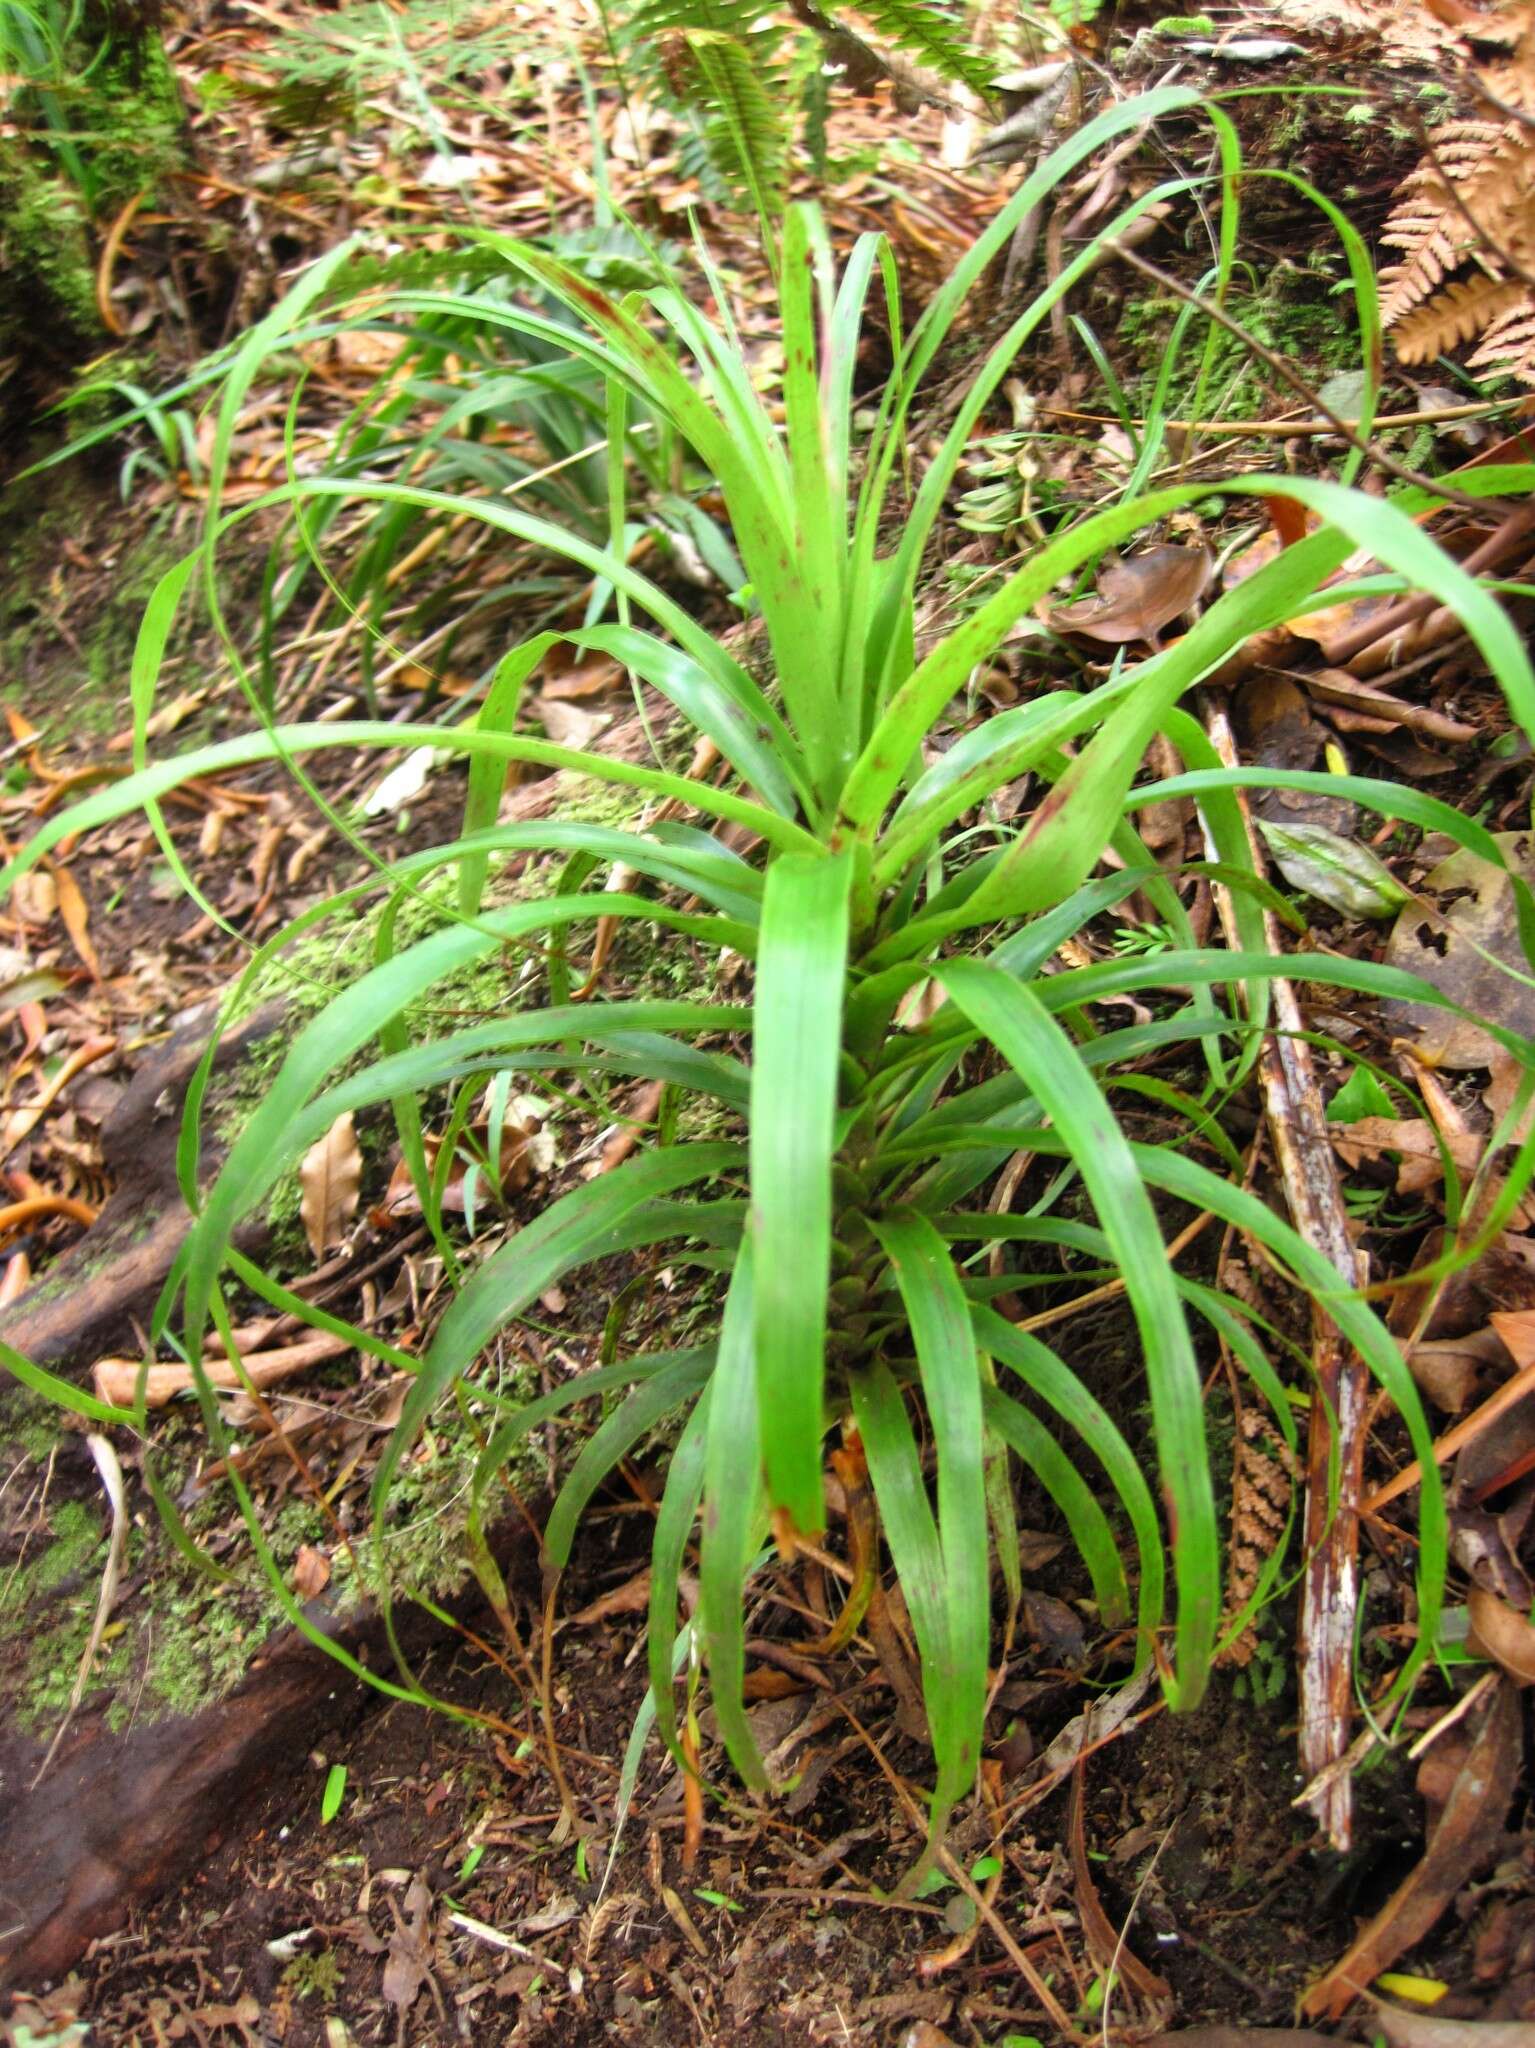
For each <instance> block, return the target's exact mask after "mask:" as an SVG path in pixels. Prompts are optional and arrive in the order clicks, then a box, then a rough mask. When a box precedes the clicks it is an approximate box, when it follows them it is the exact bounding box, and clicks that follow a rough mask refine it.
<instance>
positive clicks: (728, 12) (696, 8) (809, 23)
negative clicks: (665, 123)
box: [599, 0, 993, 222]
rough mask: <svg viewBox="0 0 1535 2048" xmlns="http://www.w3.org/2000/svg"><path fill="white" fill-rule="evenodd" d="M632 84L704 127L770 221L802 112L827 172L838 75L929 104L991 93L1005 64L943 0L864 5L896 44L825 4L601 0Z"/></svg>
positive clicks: (720, 159)
mask: <svg viewBox="0 0 1535 2048" xmlns="http://www.w3.org/2000/svg"><path fill="white" fill-rule="evenodd" d="M599 11H600V12H601V14H602V19H603V25H604V29H605V32H606V36H607V43H608V53H609V57H610V59H611V61H612V63H613V65H614V67H615V69H616V71H617V73H618V76H619V79H620V82H621V84H623V85H624V86H625V90H626V91H627V89H628V83H629V81H630V80H632V79H639V78H643V79H644V81H645V84H646V88H647V90H649V91H652V92H655V93H657V94H658V95H659V96H661V97H663V98H665V99H669V100H670V101H671V103H672V104H673V105H674V106H677V107H679V108H680V109H682V110H683V111H684V112H685V113H687V114H689V115H691V116H693V117H695V118H696V119H697V121H698V122H699V124H700V133H701V136H702V140H703V144H704V149H705V152H706V154H707V158H708V161H709V163H710V164H711V165H712V167H713V169H714V171H715V173H716V176H717V177H718V178H720V179H722V180H723V181H724V184H725V186H726V188H727V189H729V190H731V191H733V192H735V193H737V194H738V195H740V196H741V197H742V198H743V199H744V200H745V201H746V202H747V203H748V204H749V205H750V206H751V207H752V209H753V210H754V211H755V212H756V213H757V214H758V216H759V217H760V218H762V219H763V220H764V221H765V222H772V221H774V220H776V219H777V218H778V217H779V216H780V214H781V212H782V207H783V197H784V193H785V190H786V187H787V183H788V176H789V160H790V156H791V153H792V150H793V148H794V145H795V141H796V114H798V115H799V116H800V117H801V118H802V120H803V124H804V130H805V137H806V141H807V142H808V144H809V147H810V150H811V154H812V156H813V157H814V158H815V161H816V164H817V168H818V170H819V169H820V167H821V164H822V162H823V160H824V156H825V125H826V114H827V105H828V94H827V80H828V78H829V77H831V76H835V77H836V78H838V79H840V80H841V81H842V82H844V83H845V84H847V85H849V86H850V87H852V88H853V89H854V90H855V91H860V92H866V91H868V90H869V88H870V87H871V86H872V85H873V84H874V83H875V82H876V81H877V80H880V79H884V78H889V79H891V80H892V81H893V84H894V88H895V90H896V92H897V93H898V94H906V95H909V96H911V97H913V98H914V99H915V100H916V101H917V102H918V103H920V101H921V100H922V99H923V98H926V97H932V96H933V94H934V90H935V88H936V89H937V90H938V91H939V92H940V93H941V92H942V89H943V88H944V86H945V84H946V83H947V82H957V83H960V84H963V85H965V86H968V87H969V88H970V89H971V90H972V91H974V92H977V93H985V92H987V91H989V90H990V88H991V84H992V79H993V67H992V64H991V62H990V60H989V59H988V58H987V57H985V56H984V55H983V54H982V52H981V51H980V50H979V49H978V48H977V47H976V45H975V44H974V43H973V42H972V41H971V40H970V38H969V37H968V35H967V34H966V31H965V28H964V25H963V22H962V20H961V19H960V18H958V17H957V16H956V14H955V13H953V12H952V11H950V9H949V8H948V7H946V6H944V5H941V4H939V0H861V4H860V6H859V9H858V13H859V15H860V17H861V19H862V20H863V22H864V23H866V24H867V26H868V29H869V31H870V33H871V34H872V35H874V36H875V37H877V38H878V39H879V42H880V43H881V44H883V45H884V46H885V47H884V48H876V47H875V46H874V45H872V44H871V43H869V42H867V41H865V39H864V37H863V36H862V35H859V34H855V33H854V32H853V31H852V30H851V29H849V28H848V27H847V26H846V25H845V24H844V23H843V22H842V21H841V20H840V19H839V18H838V17H837V16H836V15H835V14H834V13H833V12H832V11H830V10H829V9H827V8H825V7H823V6H822V5H821V4H820V0H793V5H792V10H791V11H792V16H793V26H792V27H791V26H789V25H788V24H787V23H786V22H785V19H784V16H783V13H782V11H781V10H778V9H775V8H774V7H773V6H772V5H770V4H769V0H633V4H626V0H618V4H616V5H614V4H612V0H599Z"/></svg>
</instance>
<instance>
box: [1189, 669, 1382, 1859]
mask: <svg viewBox="0 0 1535 2048" xmlns="http://www.w3.org/2000/svg"><path fill="white" fill-rule="evenodd" d="M1206 726H1207V730H1208V731H1209V735H1210V740H1211V744H1212V745H1213V746H1214V748H1215V750H1216V753H1217V754H1218V755H1219V756H1220V759H1221V761H1222V762H1223V763H1224V765H1225V766H1226V767H1228V768H1231V767H1235V766H1236V762H1237V749H1236V742H1235V740H1234V738H1233V737H1232V731H1231V724H1230V720H1229V718H1228V716H1227V713H1226V710H1225V707H1224V704H1222V703H1219V702H1214V701H1211V702H1210V703H1209V705H1208V709H1207V716H1206ZM1237 797H1238V802H1239V803H1240V802H1242V798H1241V793H1240V792H1238V793H1237ZM1243 820H1244V823H1245V825H1246V829H1247V834H1248V840H1249V843H1250V844H1251V846H1252V850H1253V859H1254V862H1255V864H1256V865H1257V866H1258V868H1259V870H1260V872H1261V869H1262V856H1261V854H1260V853H1259V851H1258V847H1257V843H1256V840H1255V838H1254V835H1253V828H1252V820H1251V817H1250V815H1249V814H1248V813H1247V810H1246V808H1245V805H1244V808H1243ZM1211 857H1212V859H1213V858H1214V857H1215V854H1214V850H1213V848H1212V851H1211ZM1216 901H1217V905H1218V907H1219V910H1220V917H1221V923H1222V925H1223V926H1224V927H1225V930H1226V934H1227V938H1228V940H1229V941H1230V942H1231V943H1232V944H1233V945H1234V944H1235V943H1236V930H1235V920H1234V915H1233V907H1232V902H1231V896H1230V892H1229V891H1228V890H1226V889H1225V888H1223V887H1217V889H1216ZM1264 918H1265V924H1266V938H1267V943H1268V947H1269V950H1270V951H1271V952H1273V953H1276V954H1277V953H1279V952H1280V951H1281V950H1282V946H1281V940H1280V934H1279V927H1278V925H1277V923H1276V921H1275V920H1274V918H1273V917H1272V915H1271V914H1270V913H1268V912H1265V913H1264ZM1269 986H1270V989H1271V991H1272V1000H1273V1007H1274V1020H1275V1026H1276V1028H1275V1030H1274V1031H1273V1032H1272V1033H1271V1034H1270V1035H1269V1036H1268V1037H1267V1039H1266V1040H1265V1043H1264V1047H1263V1051H1262V1053H1261V1055H1260V1056H1259V1060H1258V1079H1259V1084H1260V1086H1261V1087H1262V1090H1263V1101H1264V1110H1265V1113H1266V1116H1267V1120H1268V1126H1269V1132H1270V1136H1271V1137H1272V1139H1273V1144H1274V1156H1275V1159H1276V1160H1277V1162H1278V1165H1279V1170H1280V1175H1281V1177H1282V1179H1283V1182H1284V1189H1285V1197H1286V1200H1287V1201H1288V1203H1289V1207H1290V1215H1291V1219H1292V1220H1293V1222H1294V1224H1295V1228H1296V1229H1297V1231H1299V1233H1300V1235H1301V1236H1302V1237H1303V1238H1304V1239H1305V1240H1306V1242H1307V1243H1308V1244H1309V1245H1311V1246H1313V1247H1314V1248H1315V1249H1316V1250H1317V1251H1319V1252H1321V1253H1322V1254H1323V1256H1324V1257H1325V1258H1326V1259H1327V1260H1328V1261H1329V1263H1330V1264H1331V1265H1333V1266H1334V1267H1335V1268H1336V1269H1337V1271H1338V1273H1339V1274H1340V1276H1341V1277H1342V1279H1343V1281H1344V1284H1345V1285H1346V1286H1349V1287H1356V1286H1362V1285H1363V1284H1364V1281H1365V1279H1366V1278H1367V1273H1366V1269H1365V1262H1364V1259H1363V1256H1362V1254H1360V1253H1359V1252H1358V1251H1356V1249H1355V1247H1354V1242H1353V1239H1352V1238H1351V1237H1350V1235H1349V1229H1348V1212H1347V1210H1346V1209H1345V1207H1344V1203H1343V1195H1342V1191H1341V1189H1340V1187H1339V1185H1338V1166H1337V1160H1336V1158H1335V1157H1334V1154H1333V1149H1332V1145H1331V1143H1330V1141H1329V1139H1328V1135H1327V1124H1326V1118H1325V1114H1324V1111H1323V1107H1322V1099H1321V1094H1320V1091H1319V1089H1318V1086H1317V1078H1316V1069H1315V1067H1314V1065H1313V1064H1312V1059H1311V1048H1310V1047H1309V1046H1308V1045H1307V1044H1306V1042H1305V1039H1304V1037H1303V1036H1302V1033H1303V1032H1304V1029H1305V1025H1304V1021H1303V1019H1302V1017H1301V1013H1300V1006H1299V1005H1298V1003H1297V1002H1296V1000H1295V990H1294V987H1293V985H1292V984H1291V983H1290V982H1289V981H1287V980H1284V979H1283V978H1278V977H1276V979H1275V980H1273V981H1272V982H1271V983H1270V984H1269ZM1311 1333H1312V1334H1311V1347H1312V1352H1311V1355H1312V1368H1313V1372H1314V1375H1315V1388H1314V1391H1313V1393H1312V1397H1311V1426H1310V1435H1309V1438H1308V1441H1307V1447H1306V1514H1305V1531H1304V1540H1305V1546H1306V1558H1307V1564H1306V1574H1305V1580H1304V1585H1303V1590H1302V1596H1301V1614H1300V1636H1299V1655H1300V1763H1301V1770H1302V1772H1303V1774H1304V1776H1305V1778H1306V1780H1307V1783H1308V1785H1309V1784H1310V1782H1311V1781H1312V1780H1314V1779H1320V1780H1321V1782H1320V1784H1319V1786H1318V1788H1317V1794H1316V1800H1315V1804H1314V1806H1313V1809H1312V1810H1313V1811H1314V1812H1315V1814H1316V1817H1317V1822H1318V1825H1319V1826H1320V1827H1321V1828H1322V1830H1323V1832H1324V1833H1325V1835H1326V1836H1327V1839H1328V1841H1329V1842H1330V1843H1331V1844H1332V1846H1333V1847H1334V1848H1335V1849H1347V1848H1348V1847H1349V1845H1350V1842H1351V1840H1352V1837H1353V1783H1352V1779H1351V1777H1350V1775H1349V1773H1348V1772H1346V1771H1336V1770H1332V1769H1330V1767H1331V1766H1334V1765H1336V1764H1337V1762H1338V1760H1339V1759H1340V1758H1341V1757H1342V1756H1343V1755H1344V1754H1345V1753H1346V1751H1347V1749H1348V1740H1349V1725H1350V1718H1351V1708H1352V1704H1353V1693H1352V1682H1351V1677H1352V1659H1353V1648H1354V1618H1355V1613H1356V1611H1357V1607H1358V1601H1359V1563H1358V1547H1359V1519H1358V1516H1359V1494H1360V1487H1361V1470H1362V1465H1363V1459H1364V1440H1365V1429H1364V1418H1365V1399H1366V1394H1367V1391H1368V1384H1369V1382H1368V1375H1367V1373H1366V1371H1365V1368H1364V1366H1363V1364H1362V1363H1361V1361H1360V1360H1359V1359H1358V1358H1357V1357H1356V1356H1355V1355H1354V1353H1353V1352H1352V1351H1351V1350H1349V1349H1348V1348H1347V1347H1346V1346H1345V1345H1344V1343H1343V1340H1342V1338H1341V1337H1340V1336H1339V1334H1338V1330H1337V1327H1336V1325H1335V1324H1334V1323H1333V1322H1332V1320H1331V1318H1330V1317H1328V1316H1326V1315H1325V1314H1324V1313H1323V1312H1322V1310H1321V1308H1320V1307H1319V1306H1317V1305H1316V1304H1315V1303H1313V1306H1312V1311H1311ZM1334 1418H1336V1430H1337V1436H1336V1443H1335V1441H1334ZM1335 1457H1336V1461H1337V1472H1338V1498H1337V1504H1336V1509H1335V1511H1330V1510H1329V1501H1328V1496H1329V1490H1330V1489H1329V1483H1328V1482H1329V1475H1330V1473H1331V1470H1332V1467H1333V1460H1334V1458H1335ZM1324 1773H1325V1774H1326V1775H1325V1776H1324V1775H1323V1774H1324Z"/></svg>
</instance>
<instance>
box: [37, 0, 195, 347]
mask: <svg viewBox="0 0 1535 2048" xmlns="http://www.w3.org/2000/svg"><path fill="white" fill-rule="evenodd" d="M12 111H13V114H14V116H15V119H14V120H13V122H12V124H11V126H10V128H9V130H8V133H7V135H6V137H5V139H4V140H3V141H0V271H3V272H4V273H5V276H6V282H7V291H6V294H5V302H4V306H3V308H0V353H9V352H10V350H11V349H12V348H17V347H21V348H24V349H25V351H26V356H27V360H28V362H29V363H30V362H32V361H33V360H34V359H35V358H36V357H38V356H39V355H41V356H43V357H46V358H51V359H52V361H53V362H54V364H59V363H65V362H68V361H70V360H72V359H75V358H78V357H79V356H81V355H82V354H85V353H87V352H89V351H90V350H91V349H93V348H97V347H99V346H100V344H101V342H102V340H103V339H104V338H105V332H106V330H105V327H104V324H103V322H102V318H101V313H100V309H99V307H98V304H97V296H96V263H95V253H94V246H93V230H95V231H97V232H104V230H105V226H106V224H107V223H108V222H109V221H110V220H111V219H112V218H113V216H115V215H116V214H117V213H119V212H120V211H121V209H122V208H123V207H124V206H125V205H126V204H127V203H128V202H129V201H130V200H132V199H133V198H135V197H136V196H137V195H139V194H141V193H142V194H144V195H146V196H147V197H153V196H154V194H155V193H156V192H157V190H158V188H159V187H160V186H161V185H162V184H163V183H164V181H165V179H166V178H167V177H168V175H169V174H170V173H171V171H173V170H174V169H175V168H176V167H177V166H178V165H179V164H180V163H181V161H182V160H183V157H184V154H185V150H184V139H183V138H184V134H185V128H186V116H185V112H184V110H183V108H182V105H181V96H180V93H179V91H178V90H177V86H176V76H175V73H174V71H173V70H172V68H171V65H170V62H169V60H168V58H167V57H166V54H165V50H164V47H163V45H162V42H161V39H160V33H159V29H158V27H157V26H156V25H155V23H154V22H153V21H152V20H148V19H145V18H143V17H142V16H140V17H139V18H134V17H133V16H132V15H131V14H130V12H129V11H126V10H121V9H118V8H116V7H114V6H112V5H110V4H109V0H102V4H99V5H93V6H87V7H85V8H84V9H82V10H80V11H79V12H77V13H76V14H74V15H73V16H72V29H71V33H70V34H69V36H68V37H67V38H66V39H65V40H64V42H63V47H62V49H61V51H60V53H59V56H58V59H57V63H56V65H55V66H52V67H50V68H49V69H48V70H47V71H46V72H43V73H39V74H35V75H34V76H33V79H32V82H31V84H30V85H24V86H22V88H21V89H20V90H19V91H18V92H17V93H16V95H15V97H14V100H13V109H12Z"/></svg>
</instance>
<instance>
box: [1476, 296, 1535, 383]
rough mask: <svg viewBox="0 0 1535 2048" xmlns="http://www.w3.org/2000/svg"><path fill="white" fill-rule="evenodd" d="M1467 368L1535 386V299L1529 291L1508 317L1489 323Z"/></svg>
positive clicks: (1500, 316)
mask: <svg viewBox="0 0 1535 2048" xmlns="http://www.w3.org/2000/svg"><path fill="white" fill-rule="evenodd" d="M1466 367H1467V369H1469V370H1481V371H1484V372H1486V373H1487V374H1488V375H1494V376H1495V375H1503V376H1514V377H1517V378H1518V379H1519V381H1520V383H1521V384H1535V299H1532V297H1531V294H1530V292H1529V291H1528V290H1527V289H1526V290H1525V291H1523V292H1522V293H1521V294H1520V297H1519V299H1518V301H1517V303H1515V304H1514V305H1512V306H1510V307H1509V309H1508V311H1507V312H1506V313H1503V314H1500V315H1499V316H1498V317H1497V318H1496V319H1494V320H1492V321H1490V322H1489V323H1488V326H1487V331H1486V332H1485V333H1484V334H1483V336H1482V338H1481V340H1480V341H1479V342H1478V343H1477V345H1476V349H1475V351H1474V353H1473V354H1472V355H1470V356H1469V357H1468V358H1467V360H1466Z"/></svg>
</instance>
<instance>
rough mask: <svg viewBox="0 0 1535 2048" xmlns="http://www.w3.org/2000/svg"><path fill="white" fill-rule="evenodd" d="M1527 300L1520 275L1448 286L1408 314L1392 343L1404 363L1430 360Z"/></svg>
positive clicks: (1478, 278)
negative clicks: (1518, 276)
mask: <svg viewBox="0 0 1535 2048" xmlns="http://www.w3.org/2000/svg"><path fill="white" fill-rule="evenodd" d="M1528 302H1529V294H1528V288H1527V287H1526V286H1525V285H1524V284H1523V283H1522V282H1521V280H1520V279H1518V278H1498V277H1471V278H1467V279H1465V280H1464V281H1463V282H1462V283H1460V284H1450V285H1446V286H1445V288H1444V290H1443V291H1442V292H1440V293H1439V294H1438V295H1437V296H1436V297H1434V298H1432V299H1430V300H1429V301H1428V303H1427V304H1426V305H1423V306H1419V307H1418V308H1417V310H1416V311H1415V312H1412V313H1409V314H1408V316H1407V318H1406V319H1405V320H1403V321H1402V323H1401V325H1400V326H1399V327H1398V328H1397V329H1396V332H1395V333H1394V334H1393V336H1392V345H1393V347H1394V348H1395V350H1396V353H1397V358H1398V360H1399V361H1401V362H1404V363H1409V364H1411V363H1429V362H1432V361H1433V359H1434V357H1435V356H1440V355H1443V354H1444V353H1445V351H1446V350H1447V349H1452V348H1458V347H1459V346H1460V344H1461V343H1462V342H1463V341H1469V340H1470V339H1471V337H1472V335H1473V334H1480V333H1482V332H1483V331H1484V330H1485V329H1486V328H1488V327H1489V326H1491V324H1492V322H1493V321H1494V320H1497V319H1499V318H1501V317H1502V316H1503V315H1505V314H1507V313H1510V312H1512V311H1513V310H1514V309H1515V308H1516V307H1519V306H1524V305H1527V304H1528Z"/></svg>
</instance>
